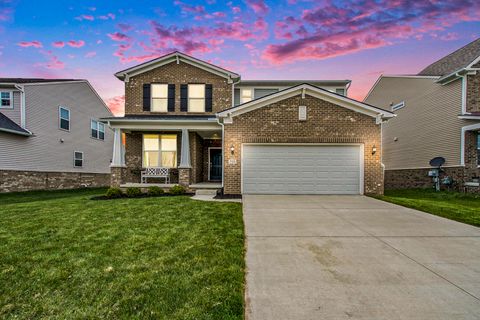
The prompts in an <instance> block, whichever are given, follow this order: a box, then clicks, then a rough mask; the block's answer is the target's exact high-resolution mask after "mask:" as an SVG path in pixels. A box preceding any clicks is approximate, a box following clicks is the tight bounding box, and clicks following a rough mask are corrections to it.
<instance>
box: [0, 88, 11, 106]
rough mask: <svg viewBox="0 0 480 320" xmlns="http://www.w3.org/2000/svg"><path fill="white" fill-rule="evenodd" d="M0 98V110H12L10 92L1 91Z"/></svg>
mask: <svg viewBox="0 0 480 320" xmlns="http://www.w3.org/2000/svg"><path fill="white" fill-rule="evenodd" d="M0 97H1V99H2V103H1V104H0V108H2V109H3V108H4V109H11V108H13V103H12V100H13V99H12V93H11V92H10V91H2V92H0Z"/></svg>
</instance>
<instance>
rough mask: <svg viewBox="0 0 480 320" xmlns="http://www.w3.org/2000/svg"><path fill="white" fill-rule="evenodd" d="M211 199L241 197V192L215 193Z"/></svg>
mask: <svg viewBox="0 0 480 320" xmlns="http://www.w3.org/2000/svg"><path fill="white" fill-rule="evenodd" d="M213 199H242V195H241V194H217V195H216V196H215V197H213Z"/></svg>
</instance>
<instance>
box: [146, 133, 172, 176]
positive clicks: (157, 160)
mask: <svg viewBox="0 0 480 320" xmlns="http://www.w3.org/2000/svg"><path fill="white" fill-rule="evenodd" d="M143 167H144V168H149V167H165V168H176V167H177V136H176V135H173V134H162V135H160V134H144V135H143Z"/></svg>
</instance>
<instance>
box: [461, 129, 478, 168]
mask: <svg viewBox="0 0 480 320" xmlns="http://www.w3.org/2000/svg"><path fill="white" fill-rule="evenodd" d="M473 130H480V123H475V124H471V125H469V126H465V127H462V136H461V138H460V165H461V166H465V133H466V132H467V131H473Z"/></svg>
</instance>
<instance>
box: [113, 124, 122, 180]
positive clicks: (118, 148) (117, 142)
mask: <svg viewBox="0 0 480 320" xmlns="http://www.w3.org/2000/svg"><path fill="white" fill-rule="evenodd" d="M113 137H114V140H113V155H112V163H111V164H110V186H112V187H119V186H120V185H121V184H123V183H124V181H123V176H124V171H125V152H124V150H123V145H122V130H121V129H115V133H114V136H113Z"/></svg>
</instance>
